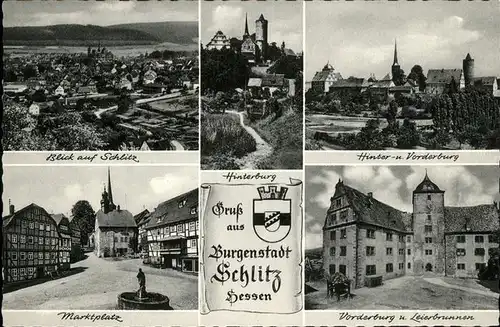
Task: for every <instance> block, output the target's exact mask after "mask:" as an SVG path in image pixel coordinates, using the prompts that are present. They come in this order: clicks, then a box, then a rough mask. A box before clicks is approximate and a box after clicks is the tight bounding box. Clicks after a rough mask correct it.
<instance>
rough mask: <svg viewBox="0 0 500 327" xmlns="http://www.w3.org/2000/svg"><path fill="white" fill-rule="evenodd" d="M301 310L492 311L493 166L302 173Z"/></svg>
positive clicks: (497, 209) (497, 198) (499, 203)
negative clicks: (302, 243)
mask: <svg viewBox="0 0 500 327" xmlns="http://www.w3.org/2000/svg"><path fill="white" fill-rule="evenodd" d="M305 179H306V190H305V191H306V253H305V293H306V300H305V308H306V309H309V310H325V309H363V310H373V309H376V310H417V309H421V310H486V309H490V310H492V309H496V308H497V302H498V301H497V300H498V296H499V289H498V273H499V268H498V258H499V248H498V243H499V236H500V232H499V231H500V229H499V228H500V226H499V217H500V194H499V193H498V188H499V186H500V185H499V184H500V179H499V178H498V167H496V166H448V167H438V166H430V167H428V168H427V169H426V167H422V166H392V167H391V166H331V167H328V166H308V167H306V178H305Z"/></svg>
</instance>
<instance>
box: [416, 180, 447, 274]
mask: <svg viewBox="0 0 500 327" xmlns="http://www.w3.org/2000/svg"><path fill="white" fill-rule="evenodd" d="M413 235H414V236H413V242H412V246H410V247H409V248H408V249H410V251H411V252H413V253H411V255H412V256H413V262H411V261H410V264H411V266H412V268H411V271H412V273H413V274H415V275H423V274H424V273H435V274H440V275H444V273H445V266H444V257H445V249H444V242H445V240H444V191H441V190H440V189H439V187H438V186H437V185H436V184H434V183H433V182H432V181H431V180H430V178H429V176H428V175H427V171H426V172H425V177H424V179H423V181H422V182H421V183H420V184H419V185H418V186H417V188H416V189H415V190H414V191H413Z"/></svg>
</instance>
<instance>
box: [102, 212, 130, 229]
mask: <svg viewBox="0 0 500 327" xmlns="http://www.w3.org/2000/svg"><path fill="white" fill-rule="evenodd" d="M96 220H97V224H98V226H99V227H100V228H101V227H137V224H136V223H135V220H134V216H132V214H131V213H130V211H128V210H113V211H110V212H108V213H104V211H102V210H99V211H97V213H96Z"/></svg>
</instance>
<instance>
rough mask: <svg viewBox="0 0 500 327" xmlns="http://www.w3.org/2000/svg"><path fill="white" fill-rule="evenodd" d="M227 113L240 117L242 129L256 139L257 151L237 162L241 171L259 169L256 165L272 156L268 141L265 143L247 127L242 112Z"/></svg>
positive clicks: (232, 111) (228, 111)
mask: <svg viewBox="0 0 500 327" xmlns="http://www.w3.org/2000/svg"><path fill="white" fill-rule="evenodd" d="M226 112H227V113H230V114H233V115H239V116H240V125H241V127H243V128H244V129H245V130H246V131H247V132H248V134H250V135H251V136H252V137H253V138H254V140H255V143H257V145H256V150H255V151H253V152H250V153H248V154H247V155H245V156H244V157H242V158H239V159H237V160H236V162H237V163H238V165H239V166H240V169H246V170H254V169H257V167H256V166H255V165H256V163H257V162H259V161H260V160H261V159H264V158H267V157H268V156H269V155H271V152H272V151H273V148H272V147H271V146H270V145H269V144H268V143H267V142H266V141H264V139H263V138H262V137H261V136H260V135H259V134H258V133H257V132H256V131H255V130H254V129H253V128H252V127H250V126H247V125H245V122H244V119H243V113H242V112H237V111H234V110H226Z"/></svg>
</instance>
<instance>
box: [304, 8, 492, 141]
mask: <svg viewBox="0 0 500 327" xmlns="http://www.w3.org/2000/svg"><path fill="white" fill-rule="evenodd" d="M326 7H330V8H329V9H330V10H326ZM331 7H336V9H337V10H334V11H332V10H331V9H332V8H331ZM485 9H489V10H485ZM374 12H375V13H377V14H376V15H374V14H373V13H374ZM332 15H333V16H332ZM306 17H307V22H308V26H307V29H306V42H307V46H306V48H307V53H308V56H307V67H306V71H307V73H306V85H307V86H306V89H307V92H306V95H305V97H306V109H305V113H306V150H382V149H386V150H390V149H446V150H459V149H499V148H500V90H499V87H498V86H499V84H500V64H499V61H498V47H497V46H496V44H499V43H500V33H498V29H497V28H495V26H498V25H499V24H500V18H499V17H500V16H499V11H498V6H497V4H494V3H485V4H484V5H482V6H478V5H476V4H472V3H456V4H453V5H450V4H449V3H445V2H442V3H402V4H401V5H400V6H393V5H392V4H391V3H388V2H386V3H366V4H365V3H363V4H361V3H342V4H333V5H332V4H327V3H319V2H317V3H307V4H306ZM485 21H489V23H488V24H485V23H484V22H485ZM353 22H356V24H353ZM357 22H361V23H360V24H358V23H357ZM387 22H391V24H387ZM494 45H495V46H494Z"/></svg>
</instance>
